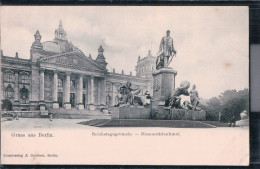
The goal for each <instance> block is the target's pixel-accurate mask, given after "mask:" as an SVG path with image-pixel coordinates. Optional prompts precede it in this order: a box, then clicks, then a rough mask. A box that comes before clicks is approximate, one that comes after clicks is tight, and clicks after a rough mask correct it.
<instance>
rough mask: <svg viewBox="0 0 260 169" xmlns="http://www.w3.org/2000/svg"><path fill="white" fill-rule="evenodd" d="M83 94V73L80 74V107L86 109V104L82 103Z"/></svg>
mask: <svg viewBox="0 0 260 169" xmlns="http://www.w3.org/2000/svg"><path fill="white" fill-rule="evenodd" d="M82 95H83V75H82V74H80V75H79V84H78V96H77V98H78V109H84V104H83V103H82V97H83V96H82Z"/></svg>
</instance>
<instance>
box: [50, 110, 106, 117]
mask: <svg viewBox="0 0 260 169" xmlns="http://www.w3.org/2000/svg"><path fill="white" fill-rule="evenodd" d="M49 113H52V114H53V118H55V119H111V115H110V114H104V113H103V112H102V111H100V110H87V109H84V110H79V109H77V108H71V109H65V108H59V109H52V108H50V109H49Z"/></svg>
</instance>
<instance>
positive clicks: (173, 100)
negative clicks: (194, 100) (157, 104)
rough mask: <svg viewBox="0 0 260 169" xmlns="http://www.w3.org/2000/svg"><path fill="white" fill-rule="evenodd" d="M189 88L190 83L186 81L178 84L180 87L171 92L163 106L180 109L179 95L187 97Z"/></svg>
mask: <svg viewBox="0 0 260 169" xmlns="http://www.w3.org/2000/svg"><path fill="white" fill-rule="evenodd" d="M189 87H190V82H188V81H183V82H181V84H180V87H178V88H177V89H175V90H174V91H173V94H172V96H171V97H170V98H169V99H168V100H166V103H165V106H170V107H172V108H177V109H182V106H181V97H180V96H181V95H185V96H189V95H190V94H189V91H188V89H189Z"/></svg>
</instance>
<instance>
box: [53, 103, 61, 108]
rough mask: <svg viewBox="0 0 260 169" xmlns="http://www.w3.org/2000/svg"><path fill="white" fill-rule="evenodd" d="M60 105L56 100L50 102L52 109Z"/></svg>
mask: <svg viewBox="0 0 260 169" xmlns="http://www.w3.org/2000/svg"><path fill="white" fill-rule="evenodd" d="M59 107H60V106H59V103H58V102H53V103H52V108H54V109H58V108H59Z"/></svg>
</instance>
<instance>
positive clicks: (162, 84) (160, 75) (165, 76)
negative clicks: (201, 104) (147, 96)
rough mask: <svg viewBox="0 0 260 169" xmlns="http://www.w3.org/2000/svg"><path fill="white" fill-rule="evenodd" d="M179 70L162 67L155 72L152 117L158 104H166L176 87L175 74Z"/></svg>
mask: <svg viewBox="0 0 260 169" xmlns="http://www.w3.org/2000/svg"><path fill="white" fill-rule="evenodd" d="M176 75H177V72H176V71H175V70H173V69H172V68H162V69H159V70H156V71H155V72H154V73H153V100H152V117H154V114H155V113H156V112H157V109H158V106H162V107H163V106H164V105H165V101H166V100H167V99H168V98H169V97H170V96H171V95H172V92H173V90H174V89H175V76H176Z"/></svg>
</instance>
